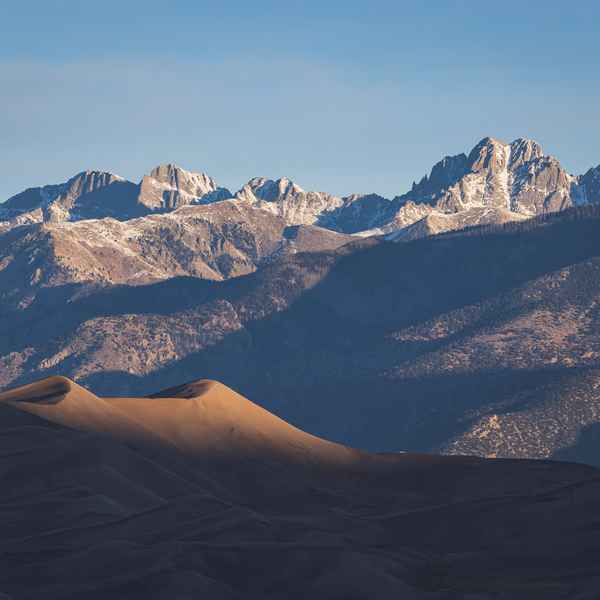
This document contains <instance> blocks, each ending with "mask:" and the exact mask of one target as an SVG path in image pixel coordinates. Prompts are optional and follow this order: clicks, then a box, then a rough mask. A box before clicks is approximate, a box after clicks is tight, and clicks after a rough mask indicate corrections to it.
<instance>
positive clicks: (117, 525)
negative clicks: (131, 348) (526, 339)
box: [0, 377, 600, 600]
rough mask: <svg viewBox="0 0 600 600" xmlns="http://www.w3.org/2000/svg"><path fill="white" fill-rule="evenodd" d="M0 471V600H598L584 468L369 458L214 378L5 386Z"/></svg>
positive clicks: (598, 562) (594, 476) (599, 581)
mask: <svg viewBox="0 0 600 600" xmlns="http://www.w3.org/2000/svg"><path fill="white" fill-rule="evenodd" d="M340 418H343V415H340ZM0 478H1V479H0V481H1V482H2V487H1V493H0V534H1V535H0V598H1V597H3V596H2V594H4V595H5V596H6V597H8V598H12V599H14V600H17V599H21V598H23V599H29V598H36V599H37V598H44V599H54V598H82V597H85V598H86V599H100V598H102V599H104V598H127V599H131V598H159V599H163V598H164V599H165V600H166V599H178V598H182V599H183V598H239V599H242V598H244V599H248V598H251V599H252V598H257V599H258V598H260V599H269V598H286V599H287V598H291V599H294V598H297V599H304V598H330V599H339V600H341V599H346V598H348V599H351V598H352V599H362V598H365V599H367V598H374V599H384V600H385V599H387V598H390V599H392V598H393V599H397V598H417V599H440V600H442V599H446V600H450V599H454V598H469V599H471V600H475V599H487V598H489V599H490V600H491V599H492V598H493V599H508V598H518V599H521V598H522V599H528V600H529V599H536V598H540V599H544V600H545V599H552V598H579V599H580V600H583V599H585V598H588V599H589V600H592V598H598V597H600V527H598V523H600V508H598V507H600V473H599V472H598V471H596V470H595V469H593V468H591V467H586V466H582V465H575V464H568V463H554V462H549V461H513V460H511V461H508V460H506V461H505V460H484V459H476V458H470V457H436V456H428V455H413V454H387V455H373V454H367V453H363V452H360V451H358V450H354V449H350V448H346V447H344V446H341V445H339V444H335V443H332V442H329V441H326V440H322V439H319V438H317V437H315V436H312V435H310V434H308V433H305V432H303V431H301V430H299V429H297V428H295V427H293V426H292V425H290V424H288V423H286V422H285V421H282V420H281V419H279V418H278V417H276V416H275V415H272V414H270V413H269V412H267V411H265V410H264V409H262V408H261V407H259V406H258V405H256V404H254V403H253V402H251V401H250V400H248V399H246V398H244V397H243V396H240V395H239V394H237V393H236V392H234V391H233V390H230V389H229V388H227V387H226V386H224V385H222V384H220V383H218V382H215V381H209V380H201V381H197V382H193V383H190V384H186V385H182V386H179V387H177V388H173V389H170V390H165V391H163V392H160V393H157V394H154V395H152V396H151V397H147V398H99V397H97V396H95V395H94V394H91V393H90V392H88V391H87V390H85V389H84V388H82V387H81V386H78V385H77V384H75V383H73V382H72V381H69V380H68V379H65V378H62V377H52V378H49V379H46V380H42V381H39V382H36V383H34V384H30V385H27V386H23V387H21V388H18V389H15V390H11V391H8V392H5V393H2V394H0Z"/></svg>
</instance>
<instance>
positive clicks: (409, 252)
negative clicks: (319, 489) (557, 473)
mask: <svg viewBox="0 0 600 600" xmlns="http://www.w3.org/2000/svg"><path fill="white" fill-rule="evenodd" d="M599 217H600V211H599V209H598V208H597V207H586V208H581V209H574V210H571V211H567V212H565V213H562V214H561V215H560V216H557V215H550V216H547V217H544V218H538V219H534V220H531V221H527V222H524V223H519V224H510V225H507V226H503V227H488V228H475V229H470V230H466V231H464V232H460V233H452V234H445V235H441V236H437V237H433V238H428V239H424V240H417V241H414V242H410V243H406V244H400V245H398V244H393V243H388V242H382V241H377V240H374V239H368V240H363V241H358V242H354V243H352V244H349V245H346V246H344V247H342V248H340V249H338V250H334V251H327V252H320V253H299V254H295V255H292V256H287V257H282V258H281V259H280V260H278V261H274V262H272V263H270V264H266V265H264V266H263V267H262V268H261V269H260V270H259V271H257V272H256V273H253V274H251V275H249V276H246V277H240V278H236V279H231V280H228V281H224V282H207V281H202V280H198V279H193V278H176V279H171V280H168V281H164V282H160V283H157V284H153V285H150V286H137V287H131V286H117V287H112V288H109V289H96V288H93V287H86V286H63V287H60V286H59V287H57V288H52V289H50V288H43V289H41V290H40V292H39V294H38V296H37V297H36V299H35V301H34V302H33V303H32V304H31V306H29V307H28V308H27V309H26V310H21V311H15V312H9V313H7V314H5V316H4V318H3V320H2V322H1V324H2V327H3V330H4V331H5V333H6V335H5V336H4V337H3V339H2V340H1V341H0V344H1V346H0V352H1V354H0V356H2V358H1V359H0V361H1V362H0V365H1V366H2V369H1V370H0V374H2V383H3V384H4V385H5V386H6V385H9V384H12V385H16V384H18V383H26V382H27V381H31V380H32V379H33V378H36V377H40V376H44V375H47V374H52V373H57V372H64V373H66V374H68V375H69V376H71V377H74V378H75V379H77V380H78V381H80V382H83V383H85V384H86V385H88V386H90V387H91V389H93V390H95V391H97V392H99V393H107V392H110V391H112V390H114V391H117V392H118V393H134V394H138V393H141V394H143V393H148V392H149V391H150V390H151V389H152V388H157V387H161V386H168V385H175V384H177V383H178V382H180V381H185V380H191V379H194V377H197V376H198V374H206V375H208V376H210V377H214V378H216V379H220V380H222V381H224V382H225V383H226V384H228V385H231V386H233V387H234V388H236V389H239V390H241V391H242V392H243V393H245V394H246V395H248V396H251V397H255V398H259V399H260V401H261V403H262V404H263V406H265V407H266V408H267V409H269V410H272V411H274V412H275V413H277V414H278V415H280V416H282V417H283V418H285V419H286V420H289V421H290V422H292V423H294V424H296V425H298V426H300V427H302V428H304V429H308V430H310V431H314V432H315V433H317V434H319V435H323V436H324V437H327V438H328V439H335V440H338V441H342V442H344V443H349V444H351V445H353V446H357V447H363V448H368V449H380V450H383V449H385V450H393V449H403V450H430V449H443V450H444V451H446V452H456V453H476V454H480V455H496V456H514V457H519V456H525V457H551V456H554V455H557V456H558V455H560V452H562V450H563V449H566V448H577V447H578V439H579V435H580V432H581V431H583V430H584V429H586V430H587V428H589V427H591V426H593V424H594V423H595V422H597V421H598V420H599V419H600V393H599V392H598V389H600V388H599V386H598V375H599V370H598V369H599V368H600V365H599V359H600V346H599V342H598V340H599V339H600V337H599V335H598V334H599V327H600V320H599V319H598V312H597V308H596V307H597V306H598V300H599V298H600V289H599V286H600V277H599V276H598V275H599V272H598V269H599V268H600V263H599V256H600V236H598V226H599V224H600V220H599ZM341 413H342V414H344V418H343V419H340V418H339V415H340V414H341ZM573 452H574V454H573ZM569 456H570V458H571V459H577V457H578V455H577V451H576V450H572V452H571V454H570V455H569ZM589 456H590V453H589V452H587V453H586V457H587V458H586V460H589Z"/></svg>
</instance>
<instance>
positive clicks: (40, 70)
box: [0, 0, 600, 200]
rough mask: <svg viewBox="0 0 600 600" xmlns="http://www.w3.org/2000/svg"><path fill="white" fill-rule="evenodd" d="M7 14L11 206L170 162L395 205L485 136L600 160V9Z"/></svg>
mask: <svg viewBox="0 0 600 600" xmlns="http://www.w3.org/2000/svg"><path fill="white" fill-rule="evenodd" d="M0 7H1V8H2V19H1V20H0V161H1V162H0V165H1V167H0V200H3V199H6V198H8V197H10V196H11V195H13V194H15V193H17V192H19V191H21V190H23V189H25V188H27V187H31V186H36V185H43V184H47V183H58V182H61V181H65V180H66V179H68V178H69V177H71V176H72V175H74V174H75V173H77V172H79V171H82V170H85V169H100V170H107V171H111V172H113V173H117V174H119V175H122V176H124V177H127V178H128V179H131V180H133V181H138V180H139V179H141V177H142V176H143V175H144V174H145V173H148V172H149V171H150V170H151V169H152V168H153V167H154V166H156V165H158V164H162V163H167V162H174V163H176V164H179V165H180V166H182V167H184V168H186V169H189V170H193V171H202V172H205V173H208V174H209V175H211V176H212V177H214V178H215V179H216V180H217V182H218V184H219V185H222V186H224V187H229V188H230V189H232V190H236V189H238V188H239V187H241V186H242V185H243V184H244V183H245V182H246V181H247V180H249V179H250V178H252V177H254V176H259V175H260V176H266V177H271V178H276V177H281V176H286V177H290V178H291V179H293V180H294V181H296V182H297V183H298V184H299V185H301V186H302V187H303V188H305V189H309V190H319V191H327V192H330V193H333V194H337V195H347V194H350V193H370V192H376V193H380V194H382V195H385V196H388V197H392V196H394V195H397V194H401V193H403V192H404V191H406V190H407V189H408V188H409V187H410V185H411V183H412V181H413V180H418V179H420V178H421V177H422V176H423V175H424V174H425V173H427V172H429V170H430V169H431V167H432V165H433V164H434V163H435V162H437V161H438V160H439V159H441V158H442V157H443V156H445V155H448V154H458V153H460V152H468V151H469V150H470V149H471V148H472V147H473V146H474V145H475V144H476V143H477V142H478V141H479V140H480V139H481V138H483V137H485V136H491V137H496V138H499V139H501V140H504V141H512V140H513V139H515V138H517V137H530V138H533V139H535V140H537V141H538V142H540V143H541V144H542V146H543V148H544V150H545V151H546V152H547V153H549V154H552V155H555V156H557V157H558V158H559V159H560V160H561V162H562V163H563V165H564V166H565V167H566V168H567V169H568V170H569V171H570V172H572V173H576V174H578V173H582V172H584V171H586V170H587V169H588V168H590V167H591V166H595V165H597V164H599V163H600V110H599V107H600V77H598V70H599V67H600V36H599V35H598V33H597V32H598V26H599V23H600V3H598V2H596V1H595V0H594V1H588V0H578V1H577V2H570V3H568V2H564V0H562V1H560V2H559V1H554V0H529V1H528V2H526V3H524V2H522V1H520V2H516V1H513V0H504V1H503V2H489V3H488V2H485V3H478V2H475V1H460V0H446V1H441V0H427V1H424V0H421V1H418V2H417V1H415V2H412V1H411V2H409V1H405V2H403V1H401V0H396V1H394V2H388V1H383V0H382V1H378V0H370V1H369V2H358V1H354V0H344V1H338V0H330V1H327V0H320V1H319V2H313V1H311V0H306V1H304V2H296V1H294V0H286V1H284V2H282V1H281V0H279V1H277V2H271V1H261V0H253V1H252V2H249V1H247V0H245V1H243V2H237V1H236V2H234V1H229V2H228V1H227V0H221V1H220V2H202V1H198V0H196V1H187V0H186V1H184V0H180V1H177V0H169V1H168V2H167V1H165V0H161V1H160V2H159V1H155V0H144V1H143V2H141V1H137V0H119V1H115V0H103V1H102V2H100V1H92V0H39V1H34V0H20V1H19V2H13V1H12V0H0Z"/></svg>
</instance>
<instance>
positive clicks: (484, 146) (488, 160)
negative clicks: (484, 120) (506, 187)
mask: <svg viewBox="0 0 600 600" xmlns="http://www.w3.org/2000/svg"><path fill="white" fill-rule="evenodd" d="M509 157H510V146H509V145H508V144H505V143H504V142H501V141H500V140H497V139H496V138H491V137H485V138H483V139H482V140H481V141H480V142H479V143H478V144H477V145H476V146H475V148H473V150H471V153H470V154H469V157H468V159H467V162H468V164H469V166H470V169H471V171H473V172H480V171H484V170H488V169H490V170H492V171H498V170H500V169H503V168H505V167H506V166H507V165H508V160H509Z"/></svg>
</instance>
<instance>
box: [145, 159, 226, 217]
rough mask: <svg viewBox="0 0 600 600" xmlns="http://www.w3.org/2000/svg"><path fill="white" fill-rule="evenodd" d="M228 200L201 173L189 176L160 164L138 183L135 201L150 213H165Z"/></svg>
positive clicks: (215, 184)
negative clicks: (181, 207) (185, 207)
mask: <svg viewBox="0 0 600 600" xmlns="http://www.w3.org/2000/svg"><path fill="white" fill-rule="evenodd" d="M227 198H231V192H230V191H229V190H227V189H226V188H222V187H219V186H217V183H216V182H215V180H214V179H213V178H212V177H209V176H208V175H205V174H204V173H191V172H190V171H186V170H184V169H182V168H180V167H178V166H176V165H173V164H168V165H160V166H158V167H156V168H154V169H152V171H150V175H146V176H144V178H143V179H142V181H141V183H140V190H139V197H138V201H139V203H140V204H141V205H143V206H145V207H147V208H148V209H150V210H152V211H165V210H173V209H175V208H179V207H180V206H185V205H189V204H207V203H209V202H216V201H218V200H225V199H227Z"/></svg>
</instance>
